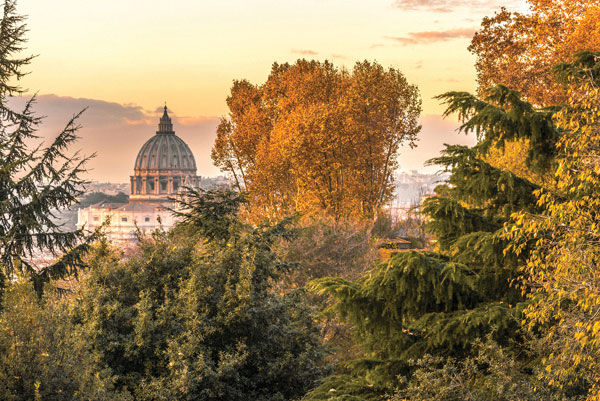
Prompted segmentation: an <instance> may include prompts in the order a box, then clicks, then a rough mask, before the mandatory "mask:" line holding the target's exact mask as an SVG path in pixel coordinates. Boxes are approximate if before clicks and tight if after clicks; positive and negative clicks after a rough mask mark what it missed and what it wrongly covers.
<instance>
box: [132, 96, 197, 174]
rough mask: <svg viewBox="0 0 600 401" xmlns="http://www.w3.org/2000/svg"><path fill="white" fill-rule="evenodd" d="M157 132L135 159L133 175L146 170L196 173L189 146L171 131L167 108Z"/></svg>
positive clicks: (171, 126) (194, 161)
mask: <svg viewBox="0 0 600 401" xmlns="http://www.w3.org/2000/svg"><path fill="white" fill-rule="evenodd" d="M158 127H159V130H158V131H157V132H156V135H154V136H153V137H152V138H150V139H149V140H148V141H146V143H145V144H144V145H143V146H142V148H141V149H140V151H139V152H138V155H137V158H136V159H135V166H134V171H135V174H138V173H141V172H143V171H147V170H179V171H185V172H187V173H191V172H194V173H195V171H196V160H195V159H194V154H193V153H192V151H191V150H190V148H189V146H188V145H187V144H186V143H185V142H184V141H183V140H182V139H181V138H179V137H178V136H177V135H175V132H174V131H173V125H172V124H171V118H170V117H169V116H168V114H167V107H166V106H165V111H164V114H163V116H162V117H161V119H160V123H159V125H158Z"/></svg>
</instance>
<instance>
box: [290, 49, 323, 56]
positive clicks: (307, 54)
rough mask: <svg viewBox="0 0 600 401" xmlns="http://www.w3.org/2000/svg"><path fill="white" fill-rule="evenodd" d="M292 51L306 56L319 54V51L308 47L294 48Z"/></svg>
mask: <svg viewBox="0 0 600 401" xmlns="http://www.w3.org/2000/svg"><path fill="white" fill-rule="evenodd" d="M292 53H294V54H302V55H304V56H316V55H317V54H319V53H317V52H316V51H314V50H307V49H293V50H292Z"/></svg>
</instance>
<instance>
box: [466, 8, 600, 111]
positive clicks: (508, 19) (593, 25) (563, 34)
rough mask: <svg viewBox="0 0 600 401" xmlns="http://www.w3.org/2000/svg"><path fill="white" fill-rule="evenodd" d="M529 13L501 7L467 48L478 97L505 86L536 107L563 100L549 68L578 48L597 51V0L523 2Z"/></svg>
mask: <svg viewBox="0 0 600 401" xmlns="http://www.w3.org/2000/svg"><path fill="white" fill-rule="evenodd" d="M528 3H529V6H530V9H531V12H530V13H527V14H522V13H519V12H513V11H509V10H507V9H505V8H503V9H502V10H501V11H500V12H498V13H496V14H495V15H494V16H493V17H487V18H484V20H483V21H482V24H481V25H482V29H481V30H480V31H479V32H477V33H476V34H475V36H474V37H473V40H472V42H471V46H470V47H469V50H471V52H473V53H474V54H475V55H476V56H477V63H476V68H477V79H478V84H479V93H480V95H481V94H483V93H484V91H485V90H486V89H488V88H491V87H494V86H495V85H497V84H504V85H508V86H509V87H510V88H511V89H515V90H517V91H519V92H520V93H521V94H522V95H523V97H524V98H525V99H526V100H528V101H530V102H532V103H534V104H536V105H538V106H548V105H555V104H561V103H565V102H566V101H567V98H568V96H567V91H566V89H565V88H564V87H563V85H562V84H560V83H558V82H557V81H556V80H555V79H554V76H553V74H552V68H553V67H554V66H555V65H556V64H558V63H560V62H562V61H566V60H570V59H571V56H572V55H573V54H575V53H577V52H579V51H585V50H588V51H597V50H600V7H599V6H600V2H599V1H598V0H528Z"/></svg>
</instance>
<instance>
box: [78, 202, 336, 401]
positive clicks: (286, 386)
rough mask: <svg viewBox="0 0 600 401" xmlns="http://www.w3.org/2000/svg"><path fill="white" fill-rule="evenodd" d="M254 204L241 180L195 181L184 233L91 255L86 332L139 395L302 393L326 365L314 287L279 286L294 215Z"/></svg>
mask: <svg viewBox="0 0 600 401" xmlns="http://www.w3.org/2000/svg"><path fill="white" fill-rule="evenodd" d="M242 203H243V198H242V197H240V196H239V195H237V194H235V193H233V192H230V191H226V192H219V191H208V192H205V193H198V192H191V193H189V194H188V195H187V197H186V199H184V200H183V201H182V204H181V206H182V208H183V210H179V212H178V214H179V216H180V217H181V218H182V221H183V222H182V223H181V225H179V226H177V227H176V228H175V229H174V230H173V231H172V232H170V233H168V234H167V233H164V232H161V231H156V232H154V234H153V237H152V238H148V239H143V238H142V242H141V244H140V247H139V249H138V252H137V254H134V255H132V256H131V257H130V258H129V259H128V260H125V261H120V260H119V258H118V256H117V255H115V254H114V253H113V252H111V251H110V250H109V249H108V248H103V249H100V251H101V252H100V253H98V254H96V255H95V256H94V257H93V259H91V260H90V264H91V266H90V272H89V276H88V277H87V278H86V279H85V280H84V281H83V285H82V288H81V289H80V290H78V291H77V292H75V294H74V297H75V298H76V299H77V302H76V303H74V305H73V309H72V319H73V321H74V322H75V324H76V326H77V328H76V329H75V331H74V333H76V335H77V337H78V338H79V339H80V340H79V341H81V342H83V343H91V344H94V351H95V353H96V355H97V356H98V369H99V370H101V371H108V372H110V375H111V377H113V376H114V377H115V386H116V387H117V388H118V389H125V390H126V391H127V392H128V393H129V394H131V395H132V396H133V398H134V399H136V400H149V399H169V400H248V399H252V400H265V401H267V400H273V401H275V400H286V399H295V398H298V397H300V396H302V395H303V394H304V393H305V392H306V391H308V390H309V389H310V388H312V387H313V386H314V384H315V382H316V381H317V380H318V379H320V378H321V376H322V374H323V373H324V372H325V370H326V366H325V364H324V363H323V362H322V361H323V357H324V353H323V350H322V348H321V345H320V337H319V327H318V326H317V325H316V324H315V318H314V315H313V312H312V310H311V309H310V308H309V307H307V306H306V303H305V300H304V296H303V294H302V292H299V291H296V292H293V293H290V294H286V295H280V294H278V293H276V292H274V291H273V290H272V284H273V282H274V281H275V280H276V279H277V278H278V276H279V274H280V271H281V269H283V268H285V267H286V265H285V264H284V265H282V264H281V263H280V262H279V261H278V260H277V259H276V256H275V254H274V253H273V251H272V248H273V246H274V243H275V242H276V241H277V240H278V239H279V238H281V237H286V236H288V230H287V229H286V227H285V225H286V223H285V222H282V223H281V224H277V225H274V226H265V225H262V226H258V227H252V226H249V225H247V224H245V223H243V222H242V221H241V219H240V217H239V208H240V205H241V204H242Z"/></svg>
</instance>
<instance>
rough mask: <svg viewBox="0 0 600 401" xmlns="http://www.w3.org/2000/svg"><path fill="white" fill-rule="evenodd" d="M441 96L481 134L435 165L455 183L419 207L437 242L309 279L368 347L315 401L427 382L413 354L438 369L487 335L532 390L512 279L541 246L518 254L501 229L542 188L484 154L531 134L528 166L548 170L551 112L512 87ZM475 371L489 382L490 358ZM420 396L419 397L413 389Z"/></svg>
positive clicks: (460, 360) (456, 361) (533, 208)
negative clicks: (352, 273)
mask: <svg viewBox="0 0 600 401" xmlns="http://www.w3.org/2000/svg"><path fill="white" fill-rule="evenodd" d="M439 98H440V99H441V100H444V101H445V102H446V103H447V106H448V108H447V114H449V113H455V112H457V113H458V114H459V117H460V118H461V119H462V121H463V124H462V129H463V130H465V131H474V132H476V133H477V136H478V144H477V145H476V146H475V147H473V148H468V147H465V146H457V145H453V146H449V145H447V146H446V149H445V150H444V151H443V152H442V155H441V156H440V157H437V158H435V159H433V160H431V161H430V163H432V164H437V165H440V166H442V167H443V168H444V169H445V170H446V171H448V172H450V173H451V174H450V178H449V182H448V184H446V185H441V186H438V188H436V191H437V196H435V197H432V198H430V199H428V200H426V201H425V202H424V204H423V205H422V207H421V210H422V213H423V214H424V215H425V216H426V218H427V220H428V223H427V228H428V231H429V232H430V233H432V234H433V236H434V238H435V239H436V241H437V249H436V250H435V251H434V252H416V251H409V252H405V253H400V254H398V255H396V256H394V257H393V258H392V259H391V260H390V261H389V262H387V263H383V264H380V265H378V266H376V267H374V268H373V269H372V270H371V271H369V272H368V273H367V274H365V275H364V276H363V277H361V278H359V279H358V280H356V281H354V282H352V281H348V280H343V279H340V278H323V279H318V280H315V281H314V282H313V283H312V285H311V287H312V289H313V290H314V291H316V292H317V293H320V294H327V295H329V296H330V297H332V298H333V301H334V304H333V305H332V307H331V310H332V312H335V313H337V314H338V316H340V318H341V319H343V320H346V321H349V322H351V323H352V324H353V325H354V327H355V329H354V330H355V335H356V341H357V343H358V344H359V346H360V348H361V350H362V352H363V354H362V357H361V358H359V359H356V360H354V361H350V362H348V363H346V364H345V365H344V366H341V367H340V369H339V372H338V374H337V375H335V376H331V377H329V378H328V379H327V380H326V381H325V382H324V383H323V384H322V385H321V386H320V387H318V388H317V389H315V390H314V391H312V392H311V393H310V394H309V395H308V396H307V397H306V398H307V399H308V400H325V399H328V400H354V399H356V400H359V399H373V400H375V399H380V398H381V397H382V396H383V395H384V394H391V393H393V392H394V390H395V389H396V388H399V389H400V390H401V391H404V390H406V389H410V388H413V387H411V386H418V383H419V381H422V380H423V375H422V374H419V369H422V367H419V366H415V364H414V361H415V360H419V359H423V358H425V359H426V358H428V357H427V355H434V356H435V357H436V358H438V359H439V360H440V361H443V362H439V361H438V362H436V364H437V367H438V368H439V369H442V370H443V369H446V368H444V366H446V367H451V366H465V367H466V366H471V367H473V365H472V361H475V360H477V358H479V357H478V352H479V350H478V349H477V347H474V344H476V343H477V342H478V341H484V340H486V339H489V341H491V344H492V345H491V347H498V348H501V349H502V350H503V351H502V352H506V353H507V354H513V355H518V356H520V358H523V359H518V360H516V361H515V364H514V366H516V367H517V368H518V369H519V370H518V371H515V372H514V375H515V376H514V377H515V378H518V377H526V378H528V379H530V382H529V383H528V384H524V387H523V388H529V389H531V388H533V387H534V386H535V383H536V382H535V378H534V377H533V376H532V375H531V366H530V365H529V362H530V360H529V355H531V352H532V348H533V347H532V345H531V344H530V343H529V342H528V341H527V339H526V331H525V330H524V329H523V328H522V327H521V320H522V318H523V310H524V309H525V308H526V307H527V302H528V301H527V299H526V297H525V294H524V293H522V291H521V289H520V288H516V287H515V286H514V285H513V284H514V283H515V282H517V281H518V280H519V279H520V278H522V275H523V272H522V270H521V269H520V267H521V266H522V265H523V264H524V263H525V260H526V259H527V256H528V255H529V252H530V251H531V249H532V247H533V245H534V242H532V241H525V242H524V243H523V244H522V245H523V246H522V248H521V249H520V252H516V251H514V250H512V251H505V249H506V248H507V246H508V244H509V239H507V238H505V236H504V235H505V232H504V226H505V224H507V223H509V222H510V219H511V215H512V214H513V213H517V212H528V213H539V211H540V207H539V205H538V204H537V198H536V197H535V195H534V192H535V191H536V190H537V189H539V186H538V185H537V184H535V183H532V182H530V181H529V180H527V179H526V178H523V177H519V176H516V175H515V174H513V173H512V172H510V171H508V170H501V169H499V168H497V167H494V166H492V165H491V164H490V163H488V162H487V161H486V160H485V159H486V155H487V154H488V151H489V149H491V148H492V147H498V148H500V149H501V147H502V146H503V144H504V141H518V140H527V141H528V142H529V143H530V144H531V145H532V146H529V148H528V150H527V157H526V159H525V161H526V165H527V168H529V169H532V170H534V171H540V172H544V171H547V170H548V169H551V168H552V167H553V166H554V160H555V157H556V154H557V151H556V150H555V146H556V143H557V141H558V140H559V138H560V131H559V130H558V129H557V128H556V127H555V126H554V124H553V121H552V115H553V111H554V110H555V109H539V108H537V107H535V106H534V105H532V104H531V103H528V102H526V101H524V100H523V99H521V98H520V96H519V94H518V93H517V92H515V91H513V90H510V89H508V88H507V87H505V86H498V87H496V88H493V89H491V90H489V91H488V92H487V95H486V97H485V98H483V99H480V98H477V97H475V96H473V95H470V94H467V93H462V92H451V93H447V94H444V95H442V96H440V97H439ZM470 364H471V365H470ZM474 368H476V370H477V372H476V373H473V372H472V373H473V374H474V377H476V378H477V380H475V381H474V382H473V383H481V382H486V380H492V379H493V378H492V377H491V376H490V375H491V374H492V373H493V372H491V371H489V370H487V368H486V366H485V365H478V364H475V365H474ZM432 369H433V367H432ZM469 369H470V368H469ZM421 373H423V372H422V370H421ZM438 374H439V375H441V376H442V377H443V372H442V371H440V370H438V371H437V373H435V374H434V375H433V376H428V377H435V375H438ZM494 374H495V373H494ZM400 377H406V378H408V382H406V381H403V380H400V379H399V378H400ZM428 380H429V379H428ZM436 380H437V379H436ZM494 380H495V379H494ZM405 386H408V387H405ZM467 387H468V386H467ZM467 387H465V388H464V389H463V390H465V391H466V390H468V388H467ZM484 387H485V386H484ZM500 388H501V386H500V387H497V390H496V391H500V390H499V389H500ZM471 390H474V389H471ZM488 390H490V388H487V390H486V391H488ZM404 394H406V393H404ZM501 395H502V394H501V393H497V394H494V393H492V394H490V395H489V397H490V399H498V398H500V396H501ZM558 395H561V393H558ZM413 396H414V398H415V399H419V398H418V397H419V394H418V393H414V394H413Z"/></svg>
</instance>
